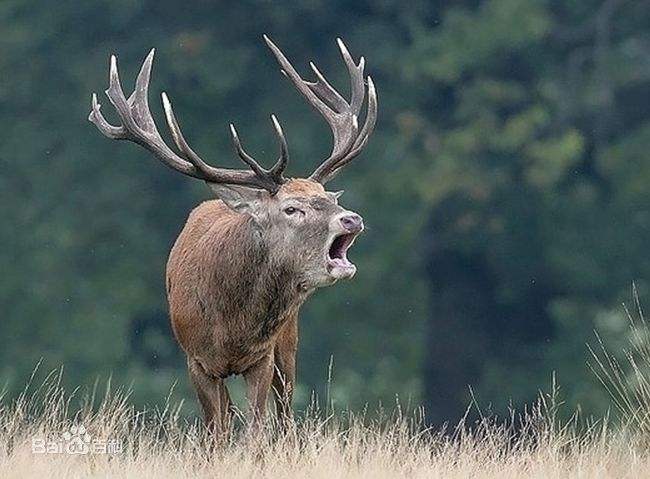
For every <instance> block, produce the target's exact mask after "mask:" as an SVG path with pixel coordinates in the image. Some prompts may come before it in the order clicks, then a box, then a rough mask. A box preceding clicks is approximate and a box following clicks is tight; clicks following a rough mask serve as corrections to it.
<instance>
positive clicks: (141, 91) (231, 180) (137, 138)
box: [88, 49, 288, 194]
mask: <svg viewBox="0 0 650 479" xmlns="http://www.w3.org/2000/svg"><path fill="white" fill-rule="evenodd" d="M154 51H155V50H154V49H152V50H151V52H149V55H147V58H146V59H145V61H144V63H143V64H142V68H141V69H140V73H139V74H138V78H137V80H136V82H135V90H134V91H133V93H132V94H131V96H130V97H129V98H128V100H127V99H126V97H125V95H124V91H123V90H122V86H121V84H120V77H119V74H118V72H117V59H116V58H115V56H114V55H113V56H111V66H110V80H109V87H108V90H106V96H107V97H108V99H109V100H110V102H111V103H112V104H113V106H114V107H115V111H116V112H117V114H118V116H119V117H120V120H121V122H122V124H121V125H120V126H114V125H111V124H110V123H108V121H106V119H105V118H104V116H103V115H102V113H101V111H100V108H101V105H100V104H99V103H98V102H97V95H96V94H95V93H93V96H92V111H91V112H90V115H89V116H88V120H90V121H91V122H92V123H94V124H95V126H96V127H97V129H98V130H99V131H100V132H101V133H103V134H104V135H105V136H107V137H108V138H111V139H114V140H128V141H132V142H135V143H137V144H139V145H141V146H143V147H144V148H146V149H147V150H149V151H150V152H152V153H153V154H154V156H156V158H158V159H159V160H160V161H162V162H163V163H164V164H165V165H167V166H169V167H170V168H173V169H174V170H176V171H178V172H180V173H183V174H184V175H188V176H192V177H194V178H198V179H201V180H204V181H207V182H208V183H225V184H233V185H244V186H250V187H254V188H262V189H265V190H268V191H269V192H270V193H271V194H275V193H276V192H277V190H278V188H279V187H280V185H281V184H282V183H284V182H285V181H286V179H285V178H284V177H283V176H282V175H283V172H284V169H285V168H286V166H287V161H288V151H287V141H286V139H285V137H284V134H283V132H282V128H281V127H280V124H279V123H278V120H277V119H276V118H275V116H274V115H271V120H272V122H273V127H274V129H275V133H276V135H277V137H278V140H279V142H280V149H281V153H280V158H279V159H278V160H277V162H276V163H275V165H274V166H273V167H272V168H271V169H270V170H266V169H264V168H263V167H262V166H260V165H259V163H257V161H255V160H254V159H253V158H252V157H251V156H250V155H248V154H247V153H246V152H245V151H244V149H243V148H242V146H241V143H240V141H239V138H238V136H237V132H236V130H235V127H234V126H233V125H232V124H231V125H230V131H231V133H232V140H233V143H234V145H235V148H236V150H237V153H238V155H239V157H240V158H241V160H242V161H243V162H244V163H246V164H247V165H248V166H249V167H250V170H234V169H229V168H216V167H214V166H210V165H208V164H207V163H205V162H204V161H203V160H202V159H201V158H200V157H199V156H198V155H197V154H196V153H195V152H194V150H192V148H191V147H190V146H189V145H188V144H187V142H186V141H185V138H184V136H183V133H182V132H181V129H180V126H179V125H178V121H177V120H176V116H175V115H174V111H173V110H172V105H171V102H170V101H169V98H167V95H166V94H165V93H163V94H162V102H163V106H164V109H165V117H166V119H167V125H168V126H169V129H170V131H171V133H172V137H173V139H174V143H175V144H176V147H177V148H178V150H179V152H180V156H179V155H178V154H176V153H175V152H174V151H172V150H171V148H169V147H168V146H167V144H166V143H165V142H164V140H163V139H162V137H161V136H160V133H159V132H158V129H157V128H156V124H155V123H154V120H153V117H152V115H151V111H150V110H149V100H148V90H149V79H150V76H151V65H152V63H153V56H154Z"/></svg>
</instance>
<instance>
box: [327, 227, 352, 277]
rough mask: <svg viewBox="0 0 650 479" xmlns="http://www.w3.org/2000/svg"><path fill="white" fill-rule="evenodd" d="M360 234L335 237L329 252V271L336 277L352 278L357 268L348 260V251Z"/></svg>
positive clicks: (344, 234)
mask: <svg viewBox="0 0 650 479" xmlns="http://www.w3.org/2000/svg"><path fill="white" fill-rule="evenodd" d="M357 234H358V233H343V234H340V235H338V236H335V237H334V239H333V240H332V244H331V245H330V247H329V250H328V251H327V270H328V272H329V273H330V274H332V275H333V276H336V277H351V276H352V275H354V273H355V272H356V271H357V267H356V266H355V265H354V264H352V262H351V261H350V260H349V259H348V256H347V254H348V249H350V246H352V243H354V240H355V239H356V237H357Z"/></svg>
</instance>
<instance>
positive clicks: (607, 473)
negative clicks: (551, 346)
mask: <svg viewBox="0 0 650 479" xmlns="http://www.w3.org/2000/svg"><path fill="white" fill-rule="evenodd" d="M639 312H640V310H639ZM639 316H640V320H638V321H636V322H635V321H631V327H630V336H629V337H630V341H629V344H630V346H629V348H628V349H626V350H625V351H624V352H623V353H622V354H621V353H619V355H618V356H616V355H613V354H610V353H609V352H608V351H607V350H606V348H605V347H604V346H603V345H602V343H601V344H599V345H598V346H597V347H596V348H595V349H592V350H591V356H590V365H591V367H592V370H593V372H594V373H595V374H596V376H597V377H598V378H599V379H600V380H601V382H602V384H603V387H605V388H606V389H607V390H608V391H609V393H610V396H611V400H612V411H614V412H615V415H616V418H617V419H616V420H610V419H609V418H600V419H583V418H580V417H579V415H577V414H576V415H574V416H573V417H572V418H570V419H568V420H561V419H560V418H559V416H558V414H557V410H558V404H559V401H558V399H557V397H558V394H557V387H556V386H555V384H552V386H551V391H550V393H548V394H541V395H540V397H539V400H538V402H537V403H536V404H535V405H533V406H532V407H530V408H528V409H527V410H526V411H524V412H523V413H514V412H513V413H512V414H511V416H510V417H508V418H506V419H497V418H489V417H482V416H480V417H481V419H479V420H478V421H474V422H470V421H468V420H463V421H461V422H460V423H459V424H457V425H456V426H453V427H448V428H446V429H445V430H432V429H428V428H426V427H425V426H424V424H425V421H423V420H422V417H421V416H422V415H421V414H418V412H417V411H416V412H415V413H413V414H402V413H401V412H400V409H399V408H396V410H395V412H393V413H392V414H390V415H388V416H387V415H386V414H384V415H379V416H377V415H373V416H372V418H371V417H370V416H368V417H365V416H363V415H355V414H352V413H345V412H343V413H337V414H330V413H329V412H327V411H322V410H319V409H318V408H317V407H313V408H311V410H310V411H308V412H307V413H306V414H305V415H304V416H303V417H301V418H300V419H299V420H298V421H296V424H295V426H294V427H293V428H292V429H291V430H290V431H288V432H287V433H286V434H280V433H279V428H278V427H277V425H276V424H275V423H274V422H273V420H272V419H271V420H269V422H268V424H266V426H265V427H264V429H263V430H262V431H259V432H258V433H256V434H250V433H248V432H247V429H246V427H245V421H244V420H243V419H242V418H241V417H240V418H239V419H238V422H239V427H238V428H237V430H236V431H235V433H234V434H233V435H232V437H231V439H230V441H229V442H228V443H227V444H220V445H216V444H214V442H213V441H212V438H211V436H210V434H208V433H207V432H206V429H205V428H204V427H203V426H202V424H201V422H200V421H199V420H198V419H197V420H194V421H193V422H191V421H189V422H188V420H187V419H186V418H184V417H182V416H181V415H180V406H179V407H169V406H168V407H163V408H161V409H154V410H151V411H137V410H136V409H135V408H134V407H133V406H132V405H130V402H129V398H128V394H123V393H120V392H119V391H117V392H114V393H106V394H105V395H104V396H103V397H102V398H100V399H96V398H95V397H94V395H92V394H91V395H90V396H89V397H88V399H87V400H85V401H83V400H82V401H79V398H78V397H76V395H75V394H71V395H68V394H66V393H65V392H64V391H63V390H62V388H61V387H60V385H59V384H60V376H57V374H52V375H51V376H50V377H49V378H48V379H47V380H46V381H45V382H44V383H43V384H42V385H41V386H40V387H37V388H31V387H30V388H27V389H26V392H25V393H24V394H23V395H21V396H20V397H18V398H17V399H16V400H12V401H8V400H2V398H0V478H3V479H11V478H17V479H18V478H20V479H29V478H46V477H47V478H95V477H96V478H103V477H111V478H113V477H115V478H138V479H139V478H142V479H147V478H155V479H165V478H185V477H187V478H194V477H198V478H203V477H205V478H208V477H216V478H244V477H246V478H248V477H255V478H258V477H269V478H271V477H272V478H276V477H277V478H328V479H329V478H355V477H368V478H379V479H381V478H388V477H408V478H410V479H416V478H427V479H429V478H445V479H453V478H472V479H481V478H498V479H507V478H524V477H525V478H545V479H549V478H617V479H620V478H643V477H650V440H649V439H650V372H649V371H650V329H649V328H648V326H647V325H646V323H645V321H644V320H643V316H642V314H639ZM108 389H110V388H108ZM30 390H31V392H27V391H30Z"/></svg>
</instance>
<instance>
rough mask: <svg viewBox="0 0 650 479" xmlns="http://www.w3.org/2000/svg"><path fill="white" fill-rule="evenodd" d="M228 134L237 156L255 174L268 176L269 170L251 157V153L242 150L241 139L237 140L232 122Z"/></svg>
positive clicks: (237, 136)
mask: <svg viewBox="0 0 650 479" xmlns="http://www.w3.org/2000/svg"><path fill="white" fill-rule="evenodd" d="M230 136H231V137H232V143H233V145H234V146H235V150H236V151H237V154H238V155H239V158H241V160H242V161H243V162H244V163H246V164H247V165H248V166H250V168H251V170H253V171H254V172H255V173H256V174H257V176H260V177H265V176H268V174H269V172H268V171H267V170H265V169H264V168H262V166H260V164H259V163H258V162H257V161H256V160H255V158H253V157H252V156H251V155H249V154H248V153H246V151H245V150H244V147H243V146H242V145H241V141H240V140H239V135H238V134H237V130H236V129H235V125H233V124H232V123H231V124H230Z"/></svg>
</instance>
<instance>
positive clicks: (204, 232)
mask: <svg viewBox="0 0 650 479" xmlns="http://www.w3.org/2000/svg"><path fill="white" fill-rule="evenodd" d="M318 198H320V200H319V201H324V200H327V203H325V204H326V205H328V207H329V208H330V209H331V211H327V212H326V213H327V215H329V216H327V218H326V219H327V220H328V221H330V222H331V220H329V217H330V216H331V215H335V214H340V212H341V211H343V212H345V210H343V209H342V208H340V207H339V206H338V205H337V204H336V201H335V200H332V198H331V196H328V193H326V192H325V190H324V189H323V187H322V185H320V184H319V183H315V182H312V181H309V180H291V181H289V182H288V183H286V184H285V185H283V186H282V188H281V189H280V191H279V192H278V194H277V195H275V197H269V198H268V199H266V200H265V201H267V202H268V203H269V205H270V206H268V208H271V209H273V208H275V206H274V205H275V204H276V203H277V204H280V203H281V202H282V201H286V200H292V199H298V200H300V201H310V200H311V201H314V200H315V199H318ZM274 221H275V220H274ZM321 223H322V221H321ZM328 224H329V223H328ZM313 230H314V228H313V227H311V226H310V228H309V230H308V231H313ZM287 234H288V233H287ZM305 241H307V240H305ZM287 253H289V254H287ZM290 253H291V252H284V251H282V252H280V251H277V248H276V247H275V245H274V244H270V242H269V240H268V238H267V237H266V236H265V230H261V231H260V230H259V229H258V228H256V227H255V224H254V220H253V217H252V216H250V215H248V214H246V213H238V212H235V211H233V210H232V209H231V208H230V207H228V206H226V204H225V203H224V202H223V201H221V200H213V201H206V202H204V203H202V204H201V205H199V206H198V207H197V208H196V209H194V211H192V213H191V214H190V216H189V218H188V220H187V223H186V225H185V227H184V228H183V231H182V232H181V234H180V236H179V237H178V239H177V240H176V243H175V244H174V247H173V248H172V250H171V253H170V256H169V261H168V263H167V295H168V301H169V310H170V315H171V323H172V327H173V330H174V334H175V336H176V338H177V340H178V342H179V343H180V345H181V347H182V348H183V350H184V351H185V353H186V354H187V357H188V368H189V371H190V376H191V378H192V381H193V383H194V385H195V387H196V389H197V393H198V396H199V399H200V401H201V404H202V406H203V409H204V413H205V416H206V420H207V421H208V422H211V423H212V424H213V425H214V426H215V427H216V428H217V429H218V430H219V431H221V432H223V431H225V430H226V429H227V427H228V421H229V417H228V410H229V408H230V399H229V398H228V392H227V390H226V388H225V385H224V383H223V380H224V379H225V378H226V377H228V376H230V375H232V374H243V375H244V377H245V379H246V382H247V385H248V388H249V393H248V399H249V401H250V402H251V406H252V408H253V414H254V416H262V415H263V414H264V408H265V403H266V395H267V393H268V390H269V388H270V387H271V383H273V387H274V388H275V390H276V392H277V395H278V398H277V399H278V407H279V411H280V412H281V413H282V416H283V417H285V418H286V417H289V416H290V414H291V409H290V400H291V393H292V390H293V383H294V380H295V354H296V348H297V343H298V338H297V333H298V325H297V321H298V310H299V308H300V306H301V305H302V303H303V302H304V301H305V299H306V298H307V297H308V296H309V294H310V293H311V292H312V291H313V290H314V287H304V284H303V283H302V280H301V275H300V267H301V264H300V258H295V255H293V254H290Z"/></svg>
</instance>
